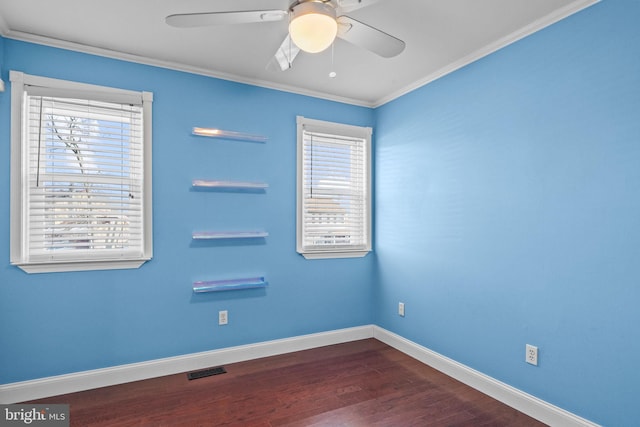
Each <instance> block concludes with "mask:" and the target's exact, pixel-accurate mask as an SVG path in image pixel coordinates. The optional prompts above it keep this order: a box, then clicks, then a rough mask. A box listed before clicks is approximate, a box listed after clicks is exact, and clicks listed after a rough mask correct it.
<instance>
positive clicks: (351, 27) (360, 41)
mask: <svg viewBox="0 0 640 427" xmlns="http://www.w3.org/2000/svg"><path fill="white" fill-rule="evenodd" d="M337 21H338V24H339V25H338V37H340V38H341V39H343V40H346V41H348V42H349V43H352V44H354V45H356V46H360V47H363V48H365V49H367V50H370V51H371V52H373V53H375V54H378V55H380V56H382V57H384V58H391V57H393V56H396V55H399V54H400V53H401V52H402V51H403V50H404V47H405V43H404V42H403V41H402V40H400V39H398V38H396V37H393V36H392V35H389V34H387V33H385V32H383V31H380V30H378V29H377V28H373V27H371V26H369V25H367V24H363V23H362V22H360V21H356V20H355V19H353V18H349V17H348V16H339V17H338V19H337Z"/></svg>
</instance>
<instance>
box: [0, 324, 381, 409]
mask: <svg viewBox="0 0 640 427" xmlns="http://www.w3.org/2000/svg"><path fill="white" fill-rule="evenodd" d="M371 337H373V326H371V325H367V326H359V327H355V328H348V329H339V330H335V331H329V332H320V333H317V334H310V335H302V336H298V337H293V338H285V339H281V340H274V341H265V342H262V343H257V344H249V345H243V346H238V347H229V348H224V349H220V350H212V351H205V352H202V353H193V354H188V355H184V356H176V357H169V358H166V359H157V360H151V361H148V362H141V363H132V364H129V365H121V366H115V367H112V368H104V369H96V370H92V371H85V372H78V373H73V374H67V375H59V376H55V377H48V378H42V379H37V380H31V381H23V382H18V383H12V384H6V385H0V404H9V403H16V402H24V401H26V400H33V399H41V398H44V397H50V396H57V395H60V394H67V393H74V392H78V391H83V390H90V389H94V388H98V387H107V386H111V385H116V384H124V383H128V382H132V381H139V380H145V379H149V378H156V377H160V376H164V375H173V374H178V373H182V372H188V371H193V370H198V369H203V368H207V367H211V366H219V365H225V364H229V363H237V362H243V361H246V360H252V359H258V358H262V357H269V356H275V355H278V354H284V353H291V352H294V351H300V350H308V349H311V348H316V347H322V346H326V345H333V344H340V343H344V342H349V341H357V340H362V339H366V338H371Z"/></svg>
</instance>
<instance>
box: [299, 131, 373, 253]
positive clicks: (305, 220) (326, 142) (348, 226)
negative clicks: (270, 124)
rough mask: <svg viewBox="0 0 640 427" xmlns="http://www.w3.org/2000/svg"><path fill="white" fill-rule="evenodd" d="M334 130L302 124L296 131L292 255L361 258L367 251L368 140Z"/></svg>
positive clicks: (368, 233) (368, 218) (368, 197)
mask: <svg viewBox="0 0 640 427" xmlns="http://www.w3.org/2000/svg"><path fill="white" fill-rule="evenodd" d="M305 120H307V121H309V119H305ZM357 129H359V130H361V131H360V132H356V133H362V130H363V129H368V128H357ZM340 130H341V128H340V126H337V127H336V128H332V127H331V126H327V127H322V126H320V127H319V126H317V125H316V126H313V125H311V124H308V123H307V124H304V125H303V126H302V129H301V135H300V139H301V141H300V147H299V148H300V150H301V153H299V156H300V157H299V162H300V165H299V167H300V179H299V183H298V185H299V186H301V189H300V190H299V195H298V197H299V207H298V209H299V223H300V224H299V227H300V230H299V236H298V251H299V252H300V253H303V254H309V253H314V252H315V253H325V254H326V253H343V255H344V254H345V253H349V252H359V255H358V256H361V255H362V252H367V251H369V250H370V225H369V222H370V194H369V188H370V184H369V166H368V164H369V145H370V144H369V138H368V137H367V136H366V132H365V135H364V136H359V135H350V134H349V133H353V132H340ZM352 256H356V255H352Z"/></svg>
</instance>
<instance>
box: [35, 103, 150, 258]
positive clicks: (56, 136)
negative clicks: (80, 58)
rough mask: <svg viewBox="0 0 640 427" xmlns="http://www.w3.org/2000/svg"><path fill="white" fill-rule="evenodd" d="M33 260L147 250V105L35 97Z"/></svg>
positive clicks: (118, 255) (121, 255)
mask: <svg viewBox="0 0 640 427" xmlns="http://www.w3.org/2000/svg"><path fill="white" fill-rule="evenodd" d="M27 109H28V110H27V114H26V119H27V120H26V122H27V123H26V125H27V132H26V137H27V140H28V155H27V158H28V168H27V174H28V196H27V198H26V201H27V210H28V211H29V221H28V223H27V233H26V235H27V239H28V241H29V248H30V258H31V260H37V259H47V260H55V259H60V260H62V259H69V258H72V259H76V260H77V259H118V258H128V257H132V256H133V257H135V256H138V257H139V256H141V255H142V205H141V204H142V186H143V183H142V108H141V107H140V106H134V105H126V104H116V103H107V102H98V101H91V100H83V99H70V98H57V97H45V96H34V95H28V97H27Z"/></svg>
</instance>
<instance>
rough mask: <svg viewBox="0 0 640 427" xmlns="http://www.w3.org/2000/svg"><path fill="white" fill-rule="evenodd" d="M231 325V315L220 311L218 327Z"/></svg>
mask: <svg viewBox="0 0 640 427" xmlns="http://www.w3.org/2000/svg"><path fill="white" fill-rule="evenodd" d="M227 323H229V313H228V312H227V310H220V311H219V312H218V325H226V324H227Z"/></svg>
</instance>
